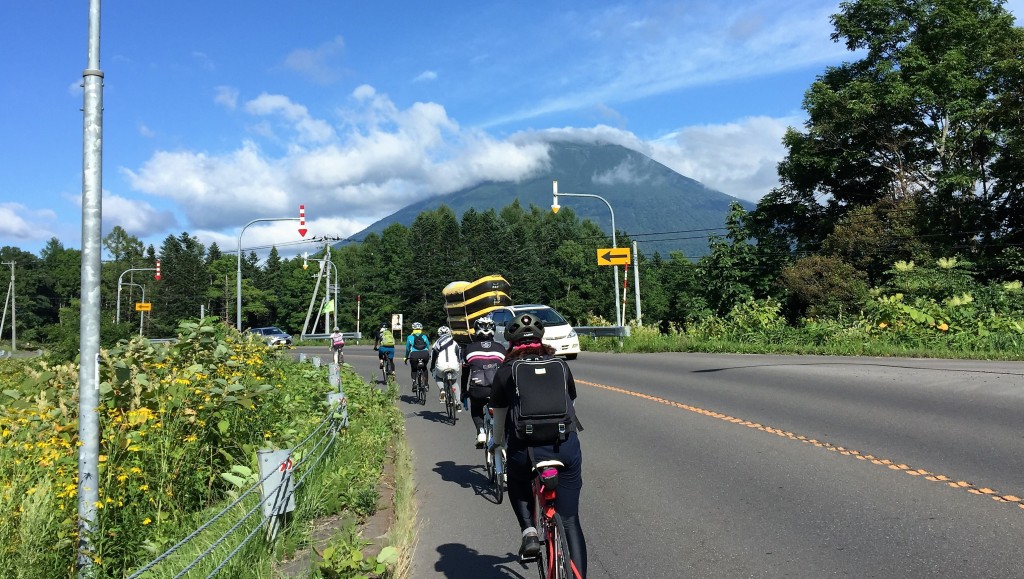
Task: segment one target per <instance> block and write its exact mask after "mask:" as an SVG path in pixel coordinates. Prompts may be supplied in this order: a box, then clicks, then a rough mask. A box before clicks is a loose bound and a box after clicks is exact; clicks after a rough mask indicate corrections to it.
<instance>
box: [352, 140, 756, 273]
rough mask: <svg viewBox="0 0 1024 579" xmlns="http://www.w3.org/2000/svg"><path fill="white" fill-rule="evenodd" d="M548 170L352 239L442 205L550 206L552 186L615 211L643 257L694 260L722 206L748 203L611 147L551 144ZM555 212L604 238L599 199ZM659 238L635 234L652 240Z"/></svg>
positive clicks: (469, 192)
mask: <svg viewBox="0 0 1024 579" xmlns="http://www.w3.org/2000/svg"><path fill="white" fill-rule="evenodd" d="M550 160H551V163H550V168H549V170H548V171H547V172H545V173H544V174H542V175H540V176H538V177H536V178H532V179H527V180H524V181H519V182H513V181H504V182H486V183H481V184H479V185H476V186H474V187H470V188H467V189H463V190H461V191H456V192H454V193H449V194H447V195H440V196H437V197H431V198H429V199H425V200H423V201H420V202H417V203H414V204H412V205H409V206H407V207H405V208H403V209H401V210H399V211H397V212H395V213H393V214H391V215H389V216H388V217H385V218H384V219H381V220H380V221H377V222H376V223H374V224H373V225H371V226H369V227H367V228H366V229H364V230H363V231H361V232H359V233H357V234H355V235H353V236H352V238H353V239H362V238H363V237H365V236H366V234H368V233H372V232H376V233H380V232H381V231H383V230H384V229H385V228H387V227H388V226H389V225H391V224H393V223H401V224H403V225H406V226H409V225H412V222H413V220H414V219H416V216H417V215H419V214H420V213H421V212H423V211H426V210H430V209H436V208H437V207H440V206H441V205H442V204H443V205H447V206H448V207H450V208H451V209H452V211H454V212H455V214H456V215H457V216H460V217H461V215H462V213H463V212H465V211H466V210H467V209H469V208H471V207H472V208H474V209H476V210H477V211H486V210H487V209H491V208H493V209H495V210H500V209H501V208H503V207H505V206H507V205H509V204H511V203H512V202H513V201H514V200H515V199H517V198H518V199H519V203H520V204H521V205H522V206H523V207H524V208H529V206H530V205H536V206H538V207H541V208H544V209H548V208H549V207H550V206H551V193H552V191H551V181H552V180H554V179H557V180H558V191H559V193H586V194H591V195H599V196H601V197H604V198H605V199H606V200H607V201H608V203H609V204H610V205H611V207H612V210H613V211H614V212H615V227H616V229H618V230H619V231H620V232H623V233H627V234H630V235H633V236H635V237H634V238H635V239H636V240H637V247H638V249H639V250H640V252H641V253H643V254H645V255H653V254H654V253H655V252H660V253H661V254H662V255H663V256H666V257H667V256H668V253H669V252H670V251H682V252H683V253H684V254H685V255H687V256H689V257H693V258H697V257H700V256H702V255H704V254H706V253H707V235H708V234H709V233H718V234H724V230H722V229H717V230H715V231H708V230H711V229H714V228H721V227H722V226H723V225H724V224H725V216H726V214H727V213H728V210H729V204H730V203H732V202H734V201H736V202H739V203H740V204H741V205H743V207H744V208H746V209H748V210H749V209H752V208H753V207H754V204H752V203H750V202H748V201H743V200H741V199H738V198H736V197H732V196H730V195H726V194H725V193H721V192H719V191H715V190H713V189H709V188H708V187H706V186H704V185H703V184H701V183H699V182H697V181H694V180H693V179H690V178H689V177H685V176H683V175H680V174H679V173H676V172H675V171H673V170H672V169H669V168H668V167H666V166H664V165H662V164H661V163H658V162H657V161H655V160H653V159H651V158H650V157H647V156H646V155H643V154H641V153H638V152H636V151H633V150H631V149H627V148H626V147H622V146H620V145H612V144H582V143H569V142H557V143H552V144H551V145H550ZM559 205H561V206H563V207H571V208H572V210H573V211H574V212H575V213H576V214H577V215H578V216H579V217H580V219H590V220H591V221H593V222H594V223H596V224H597V225H598V226H599V227H601V229H603V230H604V231H605V232H608V233H610V232H611V213H610V212H609V211H608V206H607V205H605V204H604V203H602V202H601V200H600V199H587V198H580V197H565V196H560V197H559ZM654 233H657V234H659V235H642V234H654Z"/></svg>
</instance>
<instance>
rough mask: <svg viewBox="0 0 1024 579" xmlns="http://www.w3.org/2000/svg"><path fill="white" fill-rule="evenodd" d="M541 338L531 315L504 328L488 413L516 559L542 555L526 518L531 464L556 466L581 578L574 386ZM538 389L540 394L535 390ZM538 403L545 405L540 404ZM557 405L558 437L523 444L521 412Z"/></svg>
mask: <svg viewBox="0 0 1024 579" xmlns="http://www.w3.org/2000/svg"><path fill="white" fill-rule="evenodd" d="M543 335H544V324H543V323H542V322H541V321H540V320H539V319H537V318H535V317H534V316H533V315H531V314H522V315H520V316H519V317H517V318H515V319H513V320H512V321H511V322H510V323H509V324H508V326H506V328H505V339H506V340H507V341H508V344H509V350H508V356H507V357H506V359H505V363H504V364H502V365H501V367H500V368H498V371H497V373H496V374H495V376H494V386H493V388H492V392H491V407H492V408H493V409H494V444H495V445H496V446H502V445H505V444H506V443H507V449H506V456H507V458H506V463H505V465H506V466H505V473H506V475H507V481H508V498H509V503H511V504H512V509H513V510H514V511H515V514H516V519H518V521H519V528H520V529H521V530H522V532H523V539H522V544H521V545H520V547H519V555H520V557H522V558H523V559H535V558H536V557H537V556H538V555H540V549H541V546H540V542H539V540H538V538H537V529H536V527H535V526H534V524H535V523H534V521H533V520H532V515H534V513H531V512H530V510H531V508H532V505H533V500H532V498H533V497H532V494H533V493H532V489H531V480H532V474H533V473H532V470H533V464H532V459H536V460H537V461H542V460H558V461H561V462H562V464H564V465H565V466H564V468H562V469H561V470H560V471H559V473H558V493H557V495H556V497H555V510H556V511H557V512H558V514H559V515H560V516H561V518H562V522H563V523H564V525H565V538H566V540H567V542H568V543H569V556H570V558H571V559H572V562H573V563H574V564H575V565H576V569H577V570H578V571H579V572H580V577H583V578H585V577H586V576H587V544H586V540H585V539H584V537H583V527H582V526H581V525H580V520H579V509H580V491H581V490H582V489H583V454H582V452H581V450H580V441H579V436H578V434H577V430H581V428H580V427H579V423H578V422H577V420H576V412H575V409H574V408H573V403H572V402H570V401H575V399H576V383H575V381H574V380H573V377H572V372H571V371H570V370H569V365H568V364H566V363H565V362H564V361H563V360H561V359H559V358H555V357H554V353H555V350H554V348H552V347H551V346H547V345H544V344H543V343H542V342H541V337H543ZM520 360H523V361H526V362H523V364H529V363H532V366H527V370H529V369H532V368H540V367H545V369H546V370H545V372H543V373H541V372H538V371H536V370H534V371H517V370H516V366H515V365H514V364H515V363H516V362H517V361H520ZM552 365H560V366H561V369H562V371H559V367H558V366H552ZM556 374H557V375H559V378H558V379H557V380H552V379H551V376H553V375H556ZM528 381H531V382H532V384H531V382H528ZM538 385H539V386H541V388H539V389H538V388H537V386H538ZM563 388H564V392H561V391H560V392H558V393H557V394H555V395H554V396H551V395H550V394H551V393H554V391H555V390H556V389H557V390H562V389H563ZM528 392H532V394H530V395H531V396H533V398H532V399H531V403H530V404H529V405H526V406H523V405H521V402H522V401H523V400H524V398H521V395H522V396H526V395H527V394H526V393H528ZM542 398H544V399H545V400H544V401H542V400H541V399H542ZM565 398H568V399H569V400H565ZM559 399H561V400H562V402H561V407H562V408H565V412H566V414H565V416H566V422H567V423H568V424H567V428H566V429H565V432H564V434H558V432H560V431H556V432H555V435H554V436H553V441H554V442H553V443H545V442H539V441H536V440H535V441H532V442H529V441H526V440H524V438H525V437H526V435H525V434H520V431H519V430H518V429H517V428H516V421H517V420H522V419H523V416H524V413H523V410H522V409H523V408H525V407H533V408H537V407H538V406H541V405H544V404H545V402H547V401H548V400H555V401H557V400H559ZM506 410H510V411H509V412H506ZM536 431H539V427H537V428H535V429H534V430H533V431H528V432H536ZM530 449H532V454H533V457H532V459H531V456H530V454H531V452H530Z"/></svg>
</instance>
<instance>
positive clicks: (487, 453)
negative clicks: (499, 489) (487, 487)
mask: <svg viewBox="0 0 1024 579" xmlns="http://www.w3.org/2000/svg"><path fill="white" fill-rule="evenodd" d="M490 439H491V425H490V423H489V422H487V421H486V420H484V440H485V441H487V440H490ZM484 467H485V468H486V469H487V482H488V483H490V484H491V485H492V486H493V485H494V478H495V476H494V453H493V452H491V449H489V448H487V443H486V442H485V443H484Z"/></svg>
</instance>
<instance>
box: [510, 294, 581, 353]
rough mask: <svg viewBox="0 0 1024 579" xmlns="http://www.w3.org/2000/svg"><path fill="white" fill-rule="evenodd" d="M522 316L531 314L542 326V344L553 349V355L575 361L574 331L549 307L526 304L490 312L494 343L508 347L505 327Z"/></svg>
mask: <svg viewBox="0 0 1024 579" xmlns="http://www.w3.org/2000/svg"><path fill="white" fill-rule="evenodd" d="M522 314H532V315H533V316H534V317H536V318H537V319H539V320H540V321H541V322H542V323H543V324H544V340H543V341H544V343H545V344H547V345H549V346H551V347H552V348H554V349H555V354H556V355H558V356H564V357H565V358H566V359H567V360H575V359H576V356H579V354H580V339H579V337H578V336H576V330H574V329H573V327H572V326H570V325H569V322H567V321H565V318H563V317H562V314H560V313H558V312H557V311H555V310H554V308H552V307H550V306H545V305H541V304H526V305H522V306H505V307H502V308H498V309H496V310H493V311H491V312H490V316H491V319H493V320H494V326H495V327H494V337H495V339H496V341H498V342H500V343H502V344H504V345H505V347H508V344H507V343H506V342H505V326H507V325H508V323H509V322H510V321H512V318H515V317H517V316H520V315H522Z"/></svg>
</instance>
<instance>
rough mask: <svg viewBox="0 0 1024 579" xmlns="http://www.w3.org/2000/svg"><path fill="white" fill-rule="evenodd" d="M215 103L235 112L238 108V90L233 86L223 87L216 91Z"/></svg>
mask: <svg viewBox="0 0 1024 579" xmlns="http://www.w3.org/2000/svg"><path fill="white" fill-rule="evenodd" d="M214 91H215V94H214V96H213V102H215V103H217V104H219V105H221V106H223V107H224V108H226V109H228V110H231V111H233V110H235V108H236V107H237V106H238V89H237V88H235V87H233V86H225V85H221V86H218V87H217V88H216V89H214Z"/></svg>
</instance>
